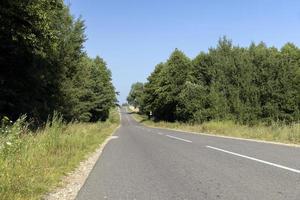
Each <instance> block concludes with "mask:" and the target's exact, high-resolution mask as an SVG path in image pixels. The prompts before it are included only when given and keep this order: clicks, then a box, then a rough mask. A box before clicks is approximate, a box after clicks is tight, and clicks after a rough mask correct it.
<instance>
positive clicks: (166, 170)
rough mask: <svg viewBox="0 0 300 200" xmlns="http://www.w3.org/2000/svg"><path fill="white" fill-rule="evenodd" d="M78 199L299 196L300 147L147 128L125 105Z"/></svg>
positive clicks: (192, 199) (296, 198)
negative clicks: (119, 120)
mask: <svg viewBox="0 0 300 200" xmlns="http://www.w3.org/2000/svg"><path fill="white" fill-rule="evenodd" d="M121 116H122V120H121V127H120V128H119V129H118V131H117V132H116V133H115V134H114V135H115V136H117V137H115V139H113V140H111V141H110V142H109V143H108V144H107V145H106V147H105V149H104V151H103V153H102V155H101V157H100V159H99V160H98V161H97V163H96V165H95V167H94V168H93V170H92V172H91V173H90V175H89V177H88V179H87V181H86V182H85V184H84V186H83V187H82V188H81V190H80V191H79V193H78V195H77V198H76V199H77V200H101V199H112V200H134V199H136V200H148V199H149V200H158V199H160V200H168V199H170V200H177V199H178V200H179V199H180V200H181V199H182V200H199V199H212V200H214V199H222V200H235V199H236V200H246V199H247V200H248V199H249V200H252V199H253V200H258V199H263V200H277V199H278V200H279V199H280V200H281V199H287V200H299V199H300V148H297V147H288V146H282V145H276V144H268V143H259V142H253V141H245V140H235V139H229V138H222V137H211V136H205V135H196V134H189V133H181V132H180V131H171V130H164V129H154V128H147V127H145V126H143V125H141V124H139V123H137V122H136V121H134V120H133V119H132V117H131V115H130V114H129V113H127V112H126V111H125V110H124V109H122V111H121Z"/></svg>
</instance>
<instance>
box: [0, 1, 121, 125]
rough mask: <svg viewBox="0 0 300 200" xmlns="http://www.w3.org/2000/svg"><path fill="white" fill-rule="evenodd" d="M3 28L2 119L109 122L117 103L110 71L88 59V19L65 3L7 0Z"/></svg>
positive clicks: (1, 11) (1, 9)
mask: <svg viewBox="0 0 300 200" xmlns="http://www.w3.org/2000/svg"><path fill="white" fill-rule="evenodd" d="M0 24H1V29H0V63H1V68H0V119H1V118H4V117H5V118H8V119H11V120H13V121H15V120H16V119H18V118H19V117H20V116H22V115H26V116H27V118H28V119H30V120H31V121H32V122H33V123H34V124H42V123H44V122H45V121H46V120H47V119H48V118H49V117H51V115H52V114H53V113H54V112H56V113H60V114H61V115H62V116H63V118H64V120H65V121H82V122H90V121H98V120H102V121H103V120H105V119H107V118H108V114H109V110H110V108H111V107H113V106H115V104H116V93H115V88H114V86H113V85H112V82H111V72H110V70H109V69H108V68H107V66H106V63H105V62H104V60H103V59H102V58H100V57H99V56H97V57H96V58H90V57H88V55H87V54H86V52H85V50H84V47H83V45H84V42H85V41H86V39H87V38H86V36H85V24H84V20H82V19H81V18H75V17H73V16H72V15H71V14H70V11H69V8H68V6H67V5H65V4H64V1H63V0H24V1H23V0H22V1H18V0H3V1H1V4H0Z"/></svg>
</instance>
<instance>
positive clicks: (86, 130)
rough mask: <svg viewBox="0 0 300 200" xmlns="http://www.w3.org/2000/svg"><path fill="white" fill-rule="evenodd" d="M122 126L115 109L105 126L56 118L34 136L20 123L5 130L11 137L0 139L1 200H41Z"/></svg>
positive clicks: (3, 130) (104, 123)
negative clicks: (67, 121) (68, 122)
mask: <svg viewBox="0 0 300 200" xmlns="http://www.w3.org/2000/svg"><path fill="white" fill-rule="evenodd" d="M119 122H120V119H119V114H118V112H117V110H116V109H114V110H113V111H112V112H111V115H110V117H109V119H108V120H107V121H106V122H98V123H71V124H67V125H66V124H64V123H63V122H62V120H61V118H59V117H56V118H54V119H53V120H52V122H49V123H48V124H47V125H46V127H45V128H44V129H42V130H39V131H37V132H34V133H33V132H30V131H28V129H26V124H25V123H24V120H22V119H20V120H19V121H18V122H16V123H14V124H13V125H12V126H9V127H6V128H2V129H1V131H2V133H3V132H9V134H7V135H6V136H4V134H2V136H1V135H0V199H1V200H2V199H3V200H4V199H14V200H20V199H40V198H41V197H42V196H43V195H44V194H45V193H46V192H48V191H49V190H51V189H52V188H54V187H55V186H58V185H59V184H60V180H61V178H62V176H64V175H66V174H67V173H68V172H71V171H72V170H73V169H75V168H76V166H77V165H78V164H79V163H80V161H82V160H84V159H85V158H86V156H87V155H88V154H89V153H91V152H93V151H95V150H96V149H97V148H98V147H99V145H100V144H101V143H102V142H104V140H105V139H106V138H107V137H108V136H110V135H111V134H112V132H113V131H114V130H115V128H116V127H117V126H118V125H119ZM25 132H26V133H25Z"/></svg>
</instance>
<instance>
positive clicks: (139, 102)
mask: <svg viewBox="0 0 300 200" xmlns="http://www.w3.org/2000/svg"><path fill="white" fill-rule="evenodd" d="M127 100H128V102H129V103H130V104H132V105H135V106H137V107H139V108H140V111H141V112H142V113H145V114H149V113H150V112H152V114H153V117H154V118H155V119H156V120H166V121H182V122H198V123H202V122H204V121H210V120H234V121H236V122H238V123H242V124H250V125H251V124H255V123H259V122H263V123H267V124H268V123H271V122H274V121H275V122H283V123H292V122H299V120H300V49H299V48H298V47H297V46H295V45H294V44H292V43H287V44H285V45H284V46H283V47H282V48H280V49H277V48H275V47H267V46H266V44H264V43H263V42H261V43H259V44H254V43H252V44H251V45H250V46H248V47H240V46H235V45H233V44H232V42H231V40H228V39H227V38H226V37H223V38H221V39H220V40H219V42H218V45H217V47H215V48H210V49H209V50H208V51H207V52H201V53H200V54H199V55H198V56H196V58H194V59H192V60H191V59H189V58H188V57H187V56H186V55H185V54H184V53H183V52H182V51H180V50H178V49H176V50H175V51H174V52H173V53H172V54H171V56H170V57H169V59H168V60H167V61H166V62H162V63H160V64H158V65H157V66H156V67H155V69H154V71H153V72H152V73H151V75H150V76H149V77H148V80H147V82H146V83H144V84H143V83H135V84H133V86H132V89H131V91H130V93H129V96H128V98H127Z"/></svg>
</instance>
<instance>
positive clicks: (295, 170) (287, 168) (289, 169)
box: [206, 146, 300, 174]
mask: <svg viewBox="0 0 300 200" xmlns="http://www.w3.org/2000/svg"><path fill="white" fill-rule="evenodd" d="M206 147H207V148H210V149H214V150H217V151H222V152H224V153H228V154H231V155H235V156H239V157H242V158H246V159H249V160H253V161H256V162H260V163H264V164H266V165H271V166H273V167H278V168H281V169H285V170H288V171H291V172H295V173H298V174H300V170H298V169H293V168H290V167H286V166H283V165H278V164H275V163H271V162H268V161H264V160H260V159H257V158H253V157H250V156H245V155H242V154H238V153H234V152H231V151H227V150H224V149H220V148H216V147H212V146H206Z"/></svg>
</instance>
